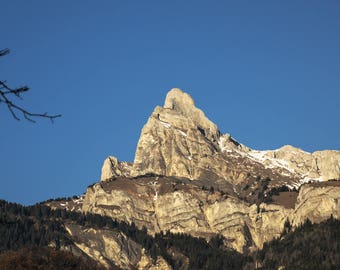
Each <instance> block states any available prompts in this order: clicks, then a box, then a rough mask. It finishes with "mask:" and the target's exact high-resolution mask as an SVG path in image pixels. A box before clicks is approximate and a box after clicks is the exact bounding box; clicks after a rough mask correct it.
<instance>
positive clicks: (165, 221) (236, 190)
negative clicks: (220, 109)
mask: <svg viewBox="0 0 340 270" xmlns="http://www.w3.org/2000/svg"><path fill="white" fill-rule="evenodd" d="M329 179H340V152H339V151H329V150H326V151H318V152H314V153H307V152H305V151H303V150H301V149H298V148H295V147H292V146H284V147H282V148H280V149H277V150H268V151H258V150H253V149H250V148H249V147H247V146H245V145H243V144H241V143H239V142H237V140H235V139H234V138H233V137H231V135H230V134H225V135H222V134H221V133H220V132H219V130H218V128H217V126H216V125H215V124H214V123H213V122H211V121H210V120H209V119H208V118H207V117H206V116H205V114H204V113H203V112H202V111H201V110H200V109H198V108H196V107H195V104H194V101H193V99H192V98H191V97H190V96H189V95H188V94H186V93H184V92H183V91H181V90H180V89H172V90H171V91H170V92H169V93H168V94H167V96H166V100H165V103H164V106H163V107H160V106H157V107H156V108H155V109H154V111H153V112H152V114H151V116H150V117H149V119H148V121H147V123H146V124H145V126H144V127H143V129H142V132H141V136H140V139H139V141H138V145H137V149H136V154H135V160H134V163H133V164H130V163H124V162H119V161H118V160H117V159H116V158H114V157H108V158H107V159H106V160H105V161H104V165H103V168H102V176H101V182H100V183H97V184H95V185H93V186H91V187H89V188H88V190H87V192H86V196H85V199H84V201H83V206H82V210H83V211H84V212H92V213H98V214H101V215H107V216H110V217H113V218H116V219H118V220H121V221H126V222H129V223H131V222H134V223H135V224H136V225H137V226H138V227H139V228H142V227H143V226H145V227H146V228H147V229H148V232H149V233H151V234H154V233H156V232H160V231H167V230H169V231H171V232H183V233H188V234H191V235H193V236H201V237H206V238H207V239H209V238H210V237H211V236H213V235H215V234H222V235H223V236H225V237H226V239H227V240H228V243H229V245H230V246H231V247H233V248H235V249H237V250H238V251H243V250H244V249H251V248H261V247H262V245H263V243H264V242H266V241H269V240H271V239H273V238H274V237H277V236H279V235H280V234H281V232H282V229H283V226H284V222H285V221H286V220H287V219H288V220H290V222H291V223H292V224H293V225H294V226H298V225H299V224H300V223H301V222H303V221H304V220H305V219H306V218H309V219H311V220H312V221H313V222H319V221H321V220H324V219H326V218H328V217H329V216H330V215H331V214H333V216H334V217H340V209H339V207H340V205H339V199H340V195H339V194H340V193H339V192H340V186H339V184H338V183H339V182H336V181H334V182H327V181H326V180H329ZM192 180H194V181H192ZM311 180H314V181H315V180H317V181H320V183H319V184H320V185H318V184H315V183H314V184H309V185H305V184H304V183H307V182H310V181H311ZM322 181H325V182H322ZM321 184H324V185H321ZM283 185H286V186H288V187H290V188H293V187H296V188H299V187H300V186H301V185H303V186H302V187H301V190H300V193H299V195H298V199H297V203H296V204H295V207H294V208H285V207H284V205H286V207H287V205H288V204H285V203H282V204H281V205H280V204H278V203H277V204H265V203H261V202H263V198H265V195H268V191H269V190H270V189H271V188H273V187H281V186H283ZM206 186H208V187H210V188H209V189H207V188H205V187H206ZM214 189H215V190H214ZM295 194H296V193H295ZM295 198H296V195H295ZM294 202H295V200H294ZM294 202H293V203H292V202H290V204H289V205H291V207H293V205H294ZM138 256H139V255H138ZM141 256H142V257H143V255H141ZM142 261H143V262H140V264H139V265H141V267H142V268H143V267H144V268H148V267H149V266H148V260H147V259H145V260H144V259H143V260H142ZM159 263H160V264H161V262H159ZM122 265H123V264H122ZM150 267H151V266H150Z"/></svg>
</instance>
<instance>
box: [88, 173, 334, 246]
mask: <svg viewBox="0 0 340 270" xmlns="http://www.w3.org/2000/svg"><path fill="white" fill-rule="evenodd" d="M195 182H196V181H193V183H191V184H186V183H185V182H181V180H179V179H175V178H171V177H170V178H169V177H168V178H158V179H157V180H156V178H138V179H127V178H126V179H124V178H117V179H116V180H115V181H112V182H110V183H106V184H105V185H100V184H95V185H94V186H93V187H90V188H89V189H88V190H87V192H86V197H85V199H84V204H83V210H84V211H85V212H87V211H89V212H93V213H98V214H101V215H107V216H111V217H113V218H116V219H118V220H122V221H126V222H130V223H131V222H134V223H135V224H136V225H137V226H138V227H140V228H142V227H143V226H145V227H146V228H148V231H149V233H151V234H153V233H156V232H160V231H167V230H170V231H171V232H174V233H176V232H184V233H188V234H191V235H193V236H201V237H206V238H210V237H211V236H212V235H215V234H222V235H223V236H225V237H226V238H227V239H228V242H229V244H230V246H231V247H233V248H235V249H237V250H238V251H240V252H242V251H243V250H244V249H245V248H255V247H258V248H261V247H262V245H263V243H264V242H266V241H269V240H271V239H273V238H274V237H278V236H279V235H280V234H281V232H282V230H283V226H284V222H285V221H286V220H287V219H289V220H290V222H291V223H292V224H293V225H294V226H297V225H299V224H300V223H302V222H303V221H304V220H305V219H306V218H307V217H308V218H309V219H311V220H312V221H313V222H320V221H322V220H325V219H327V218H328V217H329V216H330V215H331V214H333V216H334V217H335V218H340V196H339V194H340V183H339V182H324V183H320V184H323V185H321V186H318V185H316V184H305V185H303V186H302V187H301V190H300V193H299V196H298V198H297V202H296V204H295V208H294V209H289V208H285V207H284V206H281V205H277V204H266V203H262V204H260V205H258V206H257V205H255V204H249V203H246V202H244V201H242V200H240V199H239V198H237V197H234V196H230V195H226V194H222V193H221V192H218V191H217V192H216V191H214V192H213V193H212V192H211V191H209V190H202V188H201V187H199V186H197V185H196V184H195Z"/></svg>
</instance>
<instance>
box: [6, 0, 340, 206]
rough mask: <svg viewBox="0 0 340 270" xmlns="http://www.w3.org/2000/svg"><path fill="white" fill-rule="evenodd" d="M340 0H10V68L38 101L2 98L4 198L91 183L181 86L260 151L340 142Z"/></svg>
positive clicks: (131, 147) (27, 199)
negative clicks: (35, 115)
mask: <svg viewBox="0 0 340 270" xmlns="http://www.w3.org/2000/svg"><path fill="white" fill-rule="evenodd" d="M339 14H340V2H339V1H335V0H334V1H328V0H326V1H311V0H308V1H307V0H306V1H198V0H196V1H183V0H181V1H176V0H173V1H159V0H157V1H156V0H154V1H147V0H145V1H128V0H126V1H118V0H117V1H116V0H101V1H84V0H82V1H80V0H74V1H68V0H61V1H43V0H32V1H18V0H4V1H2V3H1V16H0V23H1V26H2V27H1V28H2V29H1V36H0V47H1V48H10V49H11V53H10V54H9V55H8V56H6V57H2V58H1V59H0V79H1V80H7V83H8V84H9V85H10V86H13V87H14V86H21V85H24V84H26V85H28V86H30V88H31V91H30V92H29V93H27V94H26V96H25V99H24V101H23V102H20V103H19V104H21V105H23V106H26V107H27V108H28V109H30V110H31V111H35V112H45V111H48V112H49V113H61V114H63V117H62V118H60V119H57V120H56V121H55V123H54V124H51V123H50V122H49V121H48V120H44V119H40V120H39V119H38V123H36V124H32V123H30V122H26V121H24V120H22V121H20V122H17V121H15V120H14V119H13V118H12V117H11V115H10V114H9V112H8V111H7V110H6V108H5V107H4V106H3V105H1V104H0V119H1V135H0V136H1V137H0V138H1V140H0V149H1V150H0V184H1V188H0V198H2V199H6V200H10V201H16V202H20V203H24V204H32V203H35V202H38V201H41V200H46V199H49V198H52V197H63V196H72V195H74V194H81V193H83V192H84V191H85V189H86V187H87V186H88V185H89V184H92V183H93V182H96V181H98V180H99V179H100V170H101V166H102V163H103V160H104V159H105V157H106V156H108V155H114V156H116V157H118V158H119V159H120V160H126V161H132V160H133V157H134V152H135V148H136V144H137V141H138V138H139V135H140V131H141V128H142V127H143V125H144V124H145V122H146V121H147V118H148V116H149V115H150V113H151V112H152V110H153V109H154V107H155V106H156V105H163V102H164V98H165V95H166V93H167V92H168V91H169V90H170V89H171V88H173V87H179V88H181V89H183V90H184V91H186V92H188V93H189V94H190V95H191V96H192V97H193V98H194V100H195V103H196V105H197V106H198V107H200V108H201V109H203V110H204V111H205V113H206V114H207V116H208V117H209V118H210V119H211V120H212V121H213V122H215V123H216V124H217V125H218V126H219V128H220V130H221V131H222V132H223V133H226V132H228V133H231V134H232V136H233V137H235V138H236V139H237V140H238V141H240V142H242V143H244V144H246V145H248V146H249V147H252V148H255V149H274V148H278V147H280V146H282V145H284V144H291V145H294V146H297V147H300V148H302V149H304V150H307V151H315V150H321V149H337V150H339V149H340V141H339V138H340V124H339V123H340V121H339V118H340V76H339V74H340V49H339V48H340V15H339Z"/></svg>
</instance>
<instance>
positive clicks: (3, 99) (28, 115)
mask: <svg viewBox="0 0 340 270" xmlns="http://www.w3.org/2000/svg"><path fill="white" fill-rule="evenodd" d="M8 53H9V49H4V50H0V57H1V56H4V55H6V54H8ZM27 91H29V87H27V86H22V87H19V88H11V87H9V86H8V85H7V83H6V81H0V104H1V103H4V104H5V105H6V106H7V108H8V110H9V111H10V113H11V114H12V116H13V118H14V119H15V120H18V121H20V118H19V117H18V113H19V114H22V115H23V117H24V118H25V119H26V120H28V121H30V122H33V123H35V122H36V121H35V120H33V119H32V118H34V117H43V118H48V119H50V120H51V122H53V120H54V119H55V118H58V117H61V114H55V115H50V114H48V113H46V112H45V113H32V112H29V111H28V110H26V109H25V108H23V107H21V106H19V105H17V104H15V103H14V101H13V98H19V99H21V100H22V99H23V98H22V94H23V93H25V92H27Z"/></svg>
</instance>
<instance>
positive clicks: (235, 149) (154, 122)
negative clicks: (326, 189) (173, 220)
mask: <svg viewBox="0 0 340 270" xmlns="http://www.w3.org/2000/svg"><path fill="white" fill-rule="evenodd" d="M148 173H154V174H158V175H167V176H178V177H186V178H189V179H192V180H197V179H211V178H215V179H221V180H222V179H224V180H226V181H228V182H230V183H233V184H238V183H240V182H244V181H247V180H249V179H250V178H255V177H256V176H258V175H260V176H262V177H270V178H271V179H272V180H276V181H279V182H280V183H285V184H287V185H290V186H296V187H298V186H299V185H300V184H301V183H303V182H306V181H309V180H329V179H339V178H340V152H339V151H319V152H315V153H313V154H310V153H307V152H304V151H302V150H300V149H298V148H294V147H291V146H285V147H282V148H280V149H278V150H273V151H257V150H252V149H250V148H248V147H247V146H245V145H242V144H241V143H239V142H237V141H236V140H235V139H233V138H232V137H231V136H230V135H229V134H225V135H222V134H220V132H219V130H218V128H217V126H216V125H215V124H214V123H213V122H211V121H210V120H209V119H208V118H207V117H206V116H205V115H204V113H203V112H202V111H201V110H200V109H198V108H196V107H195V104H194V101H193V99H192V98H191V97H190V96H189V95H188V94H187V93H184V92H183V91H181V90H180V89H172V90H171V91H170V92H169V93H168V94H167V96H166V100H165V103H164V107H159V106H157V107H156V108H155V110H154V111H153V113H152V114H151V116H150V118H149V119H148V121H147V123H146V124H145V126H144V127H143V129H142V132H141V136H140V139H139V142H138V146H137V149H136V154H135V160H134V163H133V166H132V170H131V175H132V176H138V175H145V174H148ZM102 178H103V177H102Z"/></svg>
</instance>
